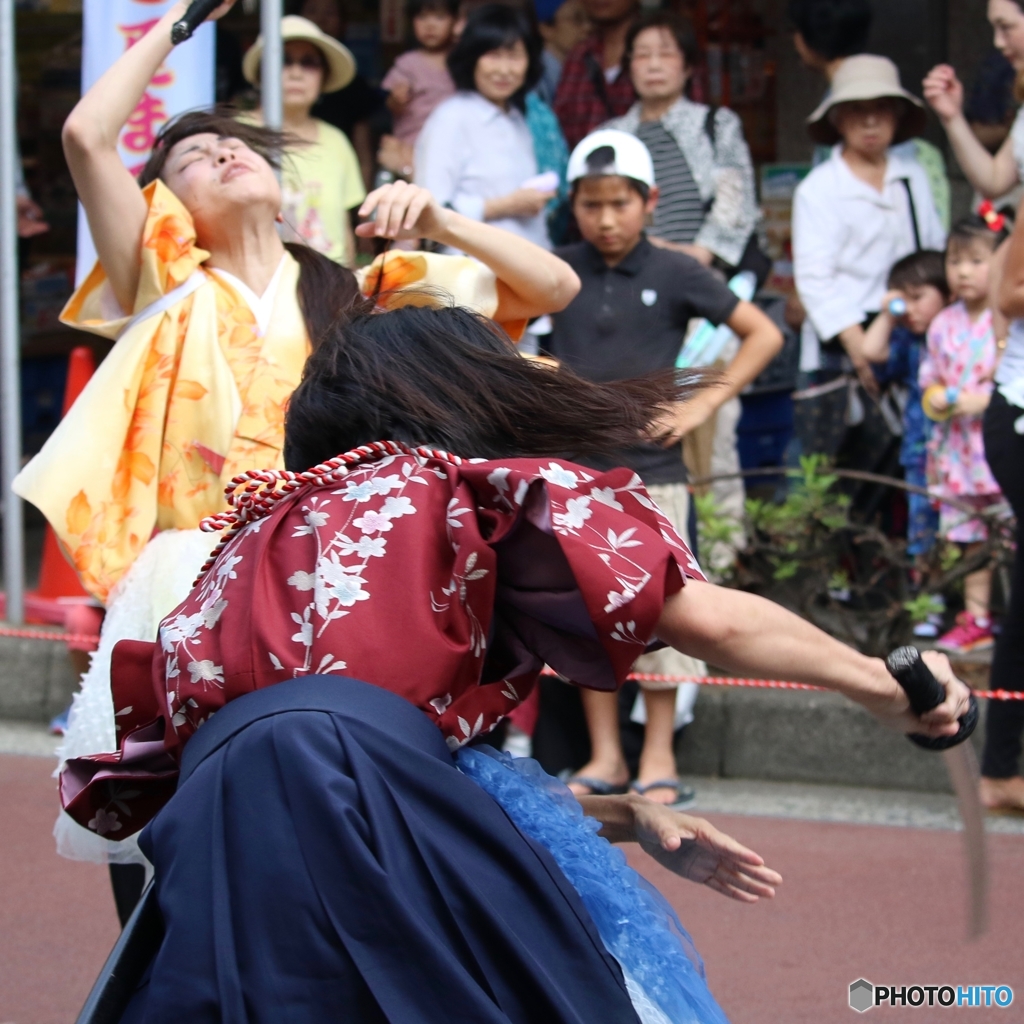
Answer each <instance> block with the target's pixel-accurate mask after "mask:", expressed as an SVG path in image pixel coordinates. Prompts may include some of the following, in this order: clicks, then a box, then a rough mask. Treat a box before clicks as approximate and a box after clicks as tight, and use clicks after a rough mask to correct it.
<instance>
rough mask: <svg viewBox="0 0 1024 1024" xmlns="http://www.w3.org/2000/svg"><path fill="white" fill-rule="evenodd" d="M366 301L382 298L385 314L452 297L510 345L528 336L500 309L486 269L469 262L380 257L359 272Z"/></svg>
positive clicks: (399, 254)
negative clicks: (492, 324) (490, 323)
mask: <svg viewBox="0 0 1024 1024" xmlns="http://www.w3.org/2000/svg"><path fill="white" fill-rule="evenodd" d="M358 276H359V286H360V288H362V291H363V294H364V295H370V296H372V295H376V294H380V295H381V296H382V299H383V301H382V305H384V306H385V307H386V308H388V309H394V308H396V307H398V306H407V305H427V306H433V305H437V303H438V300H439V296H438V293H442V294H443V295H444V296H451V298H452V299H453V300H454V302H455V305H457V306H465V307H467V308H468V309H475V310H476V311H477V312H478V313H482V314H483V315H484V316H486V317H489V318H490V319H491V320H493V321H494V322H495V323H497V324H499V325H500V326H501V327H502V328H503V329H504V331H505V333H506V334H507V335H508V336H509V337H510V338H511V339H512V340H513V341H519V339H520V338H521V337H522V336H523V332H524V331H525V330H526V321H525V320H509V319H508V318H507V317H505V316H503V314H502V309H501V290H502V283H501V282H500V281H499V280H498V278H497V277H496V276H495V274H494V271H493V270H491V269H490V267H485V266H484V265H483V264H482V263H481V262H480V261H479V260H475V259H473V258H472V257H471V256H446V255H443V254H441V253H431V252H404V251H402V250H399V249H395V250H392V251H391V252H387V253H384V254H383V255H382V256H378V257H377V259H375V260H374V261H373V263H372V264H370V266H369V267H367V268H366V269H365V270H362V271H359V274H358Z"/></svg>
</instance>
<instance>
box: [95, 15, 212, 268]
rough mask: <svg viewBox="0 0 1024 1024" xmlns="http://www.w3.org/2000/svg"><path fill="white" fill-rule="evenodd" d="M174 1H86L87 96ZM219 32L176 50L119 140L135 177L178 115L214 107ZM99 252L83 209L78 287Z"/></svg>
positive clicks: (206, 31)
mask: <svg viewBox="0 0 1024 1024" xmlns="http://www.w3.org/2000/svg"><path fill="white" fill-rule="evenodd" d="M172 3H173V0H157V2H152V0H85V4H84V5H83V7H84V9H83V17H82V22H83V25H82V92H83V93H84V92H85V91H86V90H87V89H89V88H90V87H91V86H92V84H93V83H94V82H95V81H96V80H97V79H98V78H99V77H100V76H101V75H102V74H103V72H104V71H106V70H107V68H109V67H110V65H111V64H113V63H114V61H116V60H117V58H118V57H120V56H121V54H122V53H124V51H125V50H127V49H128V48H129V47H131V46H132V45H134V44H135V43H137V42H138V41H139V40H140V39H141V38H142V37H143V36H144V35H145V34H146V33H147V32H148V31H149V30H150V28H152V26H153V25H154V24H155V23H156V22H157V21H159V19H160V18H161V17H162V16H163V14H164V13H165V12H166V11H167V9H168V8H169V7H170V6H171V5H172ZM215 39H216V37H215V32H214V26H213V25H212V24H211V23H209V22H207V23H206V24H205V25H202V26H201V27H200V28H199V29H198V30H197V31H196V34H195V35H194V36H193V37H192V38H191V39H190V40H188V42H186V43H182V44H181V45H180V46H176V47H175V48H174V49H173V50H172V51H171V53H170V55H169V56H168V58H167V60H166V61H165V62H164V63H163V64H162V65H161V66H160V67H159V68H158V69H157V72H156V74H155V75H154V76H153V78H152V79H151V80H150V83H149V86H148V88H147V89H146V91H145V92H144V93H143V95H142V99H141V100H139V103H138V105H137V106H136V108H135V110H134V111H132V114H131V117H129V118H128V122H127V124H125V126H124V127H123V128H122V129H121V134H120V136H119V138H118V152H119V153H120V155H121V159H122V160H123V161H124V165H125V167H127V168H128V169H129V170H130V171H131V172H132V174H138V173H139V171H141V170H142V168H143V167H144V166H145V164H146V160H147V159H148V158H149V153H150V150H152V148H153V140H154V138H155V137H156V134H157V132H158V131H160V128H161V127H162V125H163V124H164V123H165V122H166V121H168V120H169V119H170V118H172V117H174V115H175V114H180V113H181V112H182V111H184V110H192V109H194V108H195V107H209V106H211V105H212V104H213V101H214V80H215V75H216V66H215V53H214V50H215ZM95 260H96V250H95V248H94V247H93V244H92V238H91V237H90V235H89V227H88V224H87V223H86V219H85V213H84V211H83V210H82V208H81V206H79V208H78V259H77V264H76V268H75V279H76V280H75V283H76V285H77V284H79V283H80V282H81V281H82V280H83V279H84V278H85V276H86V275H87V274H88V273H89V271H90V270H91V269H92V265H93V263H94V262H95Z"/></svg>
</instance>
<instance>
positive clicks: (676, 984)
mask: <svg viewBox="0 0 1024 1024" xmlns="http://www.w3.org/2000/svg"><path fill="white" fill-rule="evenodd" d="M456 763H457V764H458V766H459V768H460V769H461V770H462V771H463V772H464V773H465V774H467V775H468V776H469V777H470V778H472V779H474V780H475V781H476V782H477V783H478V784H479V785H480V787H481V788H482V789H484V790H486V791H487V792H488V793H490V795H491V796H492V797H494V799H495V800H496V801H497V802H498V803H499V804H501V806H502V807H503V808H504V809H505V813H506V814H508V816H509V817H510V818H511V819H512V820H513V821H514V822H515V824H516V827H517V828H518V829H519V830H520V832H522V833H523V834H524V835H526V836H529V837H530V838H531V839H534V840H536V841H537V842H538V843H540V844H541V845H542V846H544V848H545V849H547V850H549V851H550V853H551V855H552V856H553V857H554V858H555V862H556V863H557V864H558V866H559V867H560V868H561V869H562V871H563V873H564V874H565V877H566V878H567V879H568V880H569V882H570V883H571V884H572V886H573V888H575V890H576V891H577V892H578V893H579V894H580V898H581V899H582V900H583V904H584V906H585V907H586V908H587V910H588V911H589V912H590V917H591V919H592V920H593V922H594V924H595V926H596V927H597V931H598V934H599V935H600V936H601V940H602V941H603V942H604V945H605V948H606V949H607V950H608V952H609V953H611V954H612V956H614V957H615V959H616V960H618V962H619V964H620V966H621V967H622V970H623V973H624V975H625V979H626V983H627V987H628V989H629V992H630V995H631V996H632V998H633V1003H634V1006H635V1008H637V1010H638V1012H640V1016H641V1018H642V1019H644V1021H645V1024H647V1018H648V1017H650V1018H651V1019H652V1022H653V1020H654V1019H656V1011H655V1012H652V1009H651V1005H650V1004H653V1006H654V1007H656V1008H657V1011H660V1012H661V1014H663V1016H664V1019H665V1020H668V1021H671V1022H672V1024H683V1022H685V1024H691V1022H694V1024H696V1022H700V1024H711V1022H715V1024H718V1022H722V1024H725V1022H726V1017H725V1014H724V1013H723V1012H722V1010H721V1008H720V1007H719V1006H718V1004H717V1003H716V1002H715V999H714V997H713V996H712V995H711V993H710V991H709V990H708V987H707V983H706V981H705V977H704V963H703V961H702V960H701V958H700V954H699V953H698V952H697V950H696V948H695V947H694V945H693V940H692V939H691V938H690V936H689V934H688V933H687V931H686V929H685V928H683V926H682V924H681V923H680V921H679V918H678V916H677V915H676V912H675V911H674V910H673V909H672V907H671V906H670V905H669V903H668V901H667V900H666V899H665V897H664V896H662V895H661V893H660V892H658V890H657V889H656V888H655V887H654V886H653V885H651V884H650V882H648V881H647V880H646V879H644V878H643V877H641V876H640V875H638V874H637V873H636V872H635V871H634V870H633V869H632V868H631V867H630V866H629V865H628V864H627V863H626V857H625V854H624V853H623V852H622V850H620V849H618V848H617V847H615V846H612V844H611V843H609V842H608V840H606V839H602V838H601V837H600V836H599V835H598V834H597V833H598V831H599V829H600V827H601V826H600V824H599V823H598V822H597V821H595V820H594V819H593V818H588V817H587V816H586V815H585V814H584V813H583V809H582V808H581V807H580V805H579V802H578V801H577V800H576V799H575V797H574V796H573V795H572V793H571V792H570V791H569V789H568V788H567V787H566V786H565V785H564V784H563V783H561V782H559V781H558V779H555V778H552V777H551V776H550V775H548V774H547V772H545V771H544V769H543V768H541V766H540V765H539V764H538V763H537V762H536V761H534V760H532V759H531V758H525V757H519V758H513V757H510V756H509V755H508V754H505V753H499V752H498V751H496V750H494V749H493V748H491V747H481V748H478V749H463V750H460V751H459V753H458V755H457V756H456Z"/></svg>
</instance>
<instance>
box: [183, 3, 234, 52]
mask: <svg viewBox="0 0 1024 1024" xmlns="http://www.w3.org/2000/svg"><path fill="white" fill-rule="evenodd" d="M223 2H224V0H192V3H190V4H189V5H188V9H187V10H186V11H185V13H184V14H183V15H182V16H181V20H180V21H176V22H175V23H174V24H173V25H172V26H171V42H172V43H173V44H174V45H175V46H177V45H178V43H183V42H185V40H186V39H191V38H192V33H193V32H195V30H196V29H197V28H199V26H200V25H202V23H203V22H204V21H206V19H207V18H208V17H209V16H210V15H211V14H213V12H214V11H215V10H217V8H218V7H220V5H221V4H222V3H223Z"/></svg>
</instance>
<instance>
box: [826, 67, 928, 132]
mask: <svg viewBox="0 0 1024 1024" xmlns="http://www.w3.org/2000/svg"><path fill="white" fill-rule="evenodd" d="M885 97H892V98H893V99H897V100H902V101H903V108H904V109H903V116H902V117H901V118H900V120H899V124H897V125H896V135H895V137H894V138H893V142H894V143H896V142H905V141H906V140H907V139H913V138H916V137H917V136H918V135H920V134H921V133H922V132H923V131H924V126H925V121H926V119H927V115H926V113H925V109H924V104H923V103H922V102H921V101H920V100H919V99H918V98H917V97H916V96H915V95H913V93H909V92H907V90H906V89H904V88H903V86H902V85H900V73H899V71H898V70H897V68H896V65H895V64H893V62H892V61H891V60H889V58H888V57H876V56H873V55H872V54H866V53H862V54H860V55H859V56H856V57H847V58H846V60H844V61H843V63H842V64H840V65H839V69H838V70H837V71H836V73H835V77H834V78H833V79H832V88H831V90H830V91H829V94H828V95H827V96H826V97H825V99H824V100H823V101H822V103H821V105H820V106H819V107H818V109H817V110H815V111H814V113H813V114H811V116H810V117H809V118H807V131H808V132H809V133H810V136H811V138H812V139H813V140H814V141H815V142H820V143H822V144H824V145H826V146H831V145H833V144H834V143H836V142H838V141H839V140H840V135H839V132H838V131H837V130H836V127H835V125H833V124H832V121H831V120H830V118H829V113H830V111H832V110H833V109H835V108H836V107H837V106H839V104H840V103H856V102H857V101H859V100H880V99H884V98H885Z"/></svg>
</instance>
